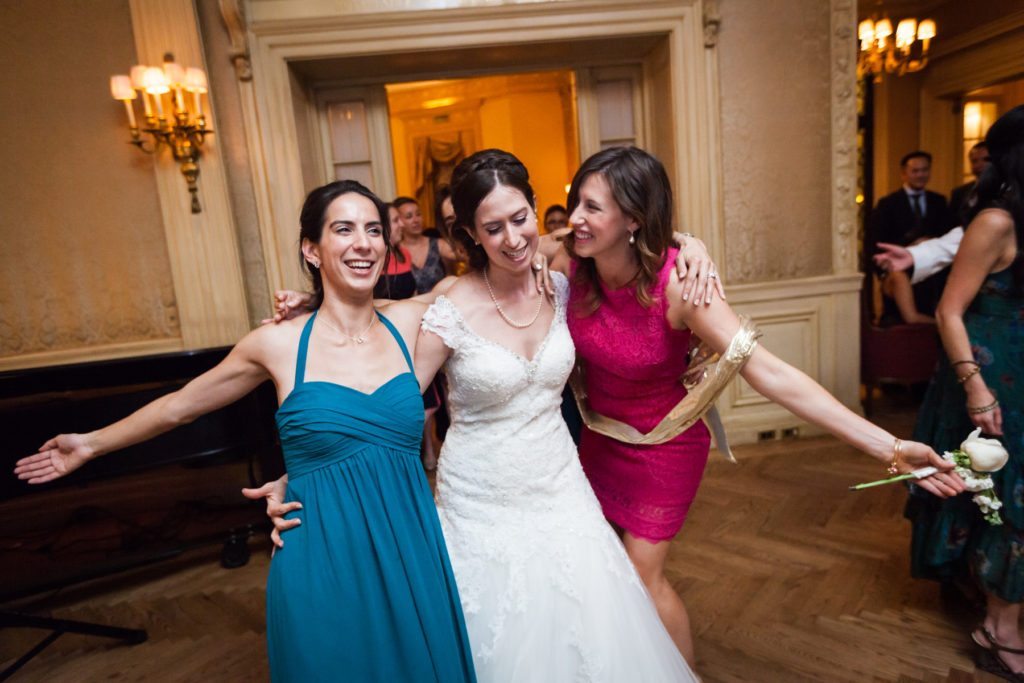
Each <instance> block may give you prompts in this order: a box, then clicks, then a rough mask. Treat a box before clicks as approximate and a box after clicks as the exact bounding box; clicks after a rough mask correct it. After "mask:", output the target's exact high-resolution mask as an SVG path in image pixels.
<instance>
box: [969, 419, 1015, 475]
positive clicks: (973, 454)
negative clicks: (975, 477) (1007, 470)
mask: <svg viewBox="0 0 1024 683" xmlns="http://www.w3.org/2000/svg"><path fill="white" fill-rule="evenodd" d="M980 434H981V428H980V427H979V428H978V429H975V430H974V431H973V432H971V433H970V434H969V435H968V436H967V439H965V440H964V442H963V443H962V444H960V450H962V451H963V452H964V453H966V454H967V457H969V458H970V459H971V468H972V469H974V470H977V471H978V472H998V471H999V470H1001V469H1003V465H1005V464H1006V461H1007V460H1008V459H1009V457H1010V454H1009V453H1007V452H1006V449H1005V448H1003V444H1001V443H999V440H998V439H983V438H981V436H979V435H980Z"/></svg>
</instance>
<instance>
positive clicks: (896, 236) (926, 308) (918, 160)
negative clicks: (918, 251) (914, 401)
mask: <svg viewBox="0 0 1024 683" xmlns="http://www.w3.org/2000/svg"><path fill="white" fill-rule="evenodd" d="M931 171H932V155H931V154H929V153H928V152H922V151H915V152H910V153H909V154H906V155H904V156H903V158H902V159H900V175H901V177H902V179H903V187H902V188H900V189H899V190H896V191H895V192H893V193H892V194H888V195H886V196H884V197H882V198H881V199H879V200H878V203H877V204H876V205H875V210H874V211H872V212H871V219H870V220H869V222H868V230H867V239H866V244H865V247H866V248H865V250H864V253H865V256H867V257H868V258H869V259H870V257H871V256H873V255H874V254H876V253H877V252H878V248H877V246H876V245H877V244H878V243H879V242H887V243H889V244H897V245H899V246H903V247H905V246H908V245H911V244H913V243H914V242H916V241H918V240H920V239H924V238H928V237H938V236H940V235H942V234H944V233H945V232H946V231H947V230H948V229H949V207H948V206H947V204H946V198H945V197H943V196H942V195H941V194H939V193H937V192H930V191H929V190H926V189H925V186H926V185H927V184H928V180H929V179H930V178H931ZM868 263H869V264H870V261H869V262H868ZM945 275H946V274H945V273H940V274H939V275H935V276H932V277H931V278H929V279H927V280H925V281H924V282H922V283H920V284H917V285H914V286H913V299H914V304H915V306H916V311H915V312H914V313H913V314H911V313H910V312H909V311H908V312H904V313H903V314H901V312H900V311H899V310H897V306H896V303H895V300H894V298H895V297H896V295H895V294H894V293H892V292H889V291H887V295H888V296H886V297H885V299H884V300H883V303H884V309H883V311H882V313H881V322H882V324H894V323H897V322H901V321H903V322H915V320H913V319H908V315H911V318H915V317H917V316H918V314H920V315H923V316H932V315H933V314H934V312H935V306H936V304H937V303H938V301H939V297H940V296H941V295H942V288H943V285H944V284H945ZM907 286H908V285H907V284H904V287H907ZM884 289H885V288H884V287H883V290H884Z"/></svg>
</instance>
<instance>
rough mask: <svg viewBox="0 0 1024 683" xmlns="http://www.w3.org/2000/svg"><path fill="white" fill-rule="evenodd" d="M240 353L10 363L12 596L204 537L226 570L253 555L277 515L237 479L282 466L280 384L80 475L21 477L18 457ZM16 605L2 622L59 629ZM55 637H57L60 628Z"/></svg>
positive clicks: (1, 384) (2, 503)
mask: <svg viewBox="0 0 1024 683" xmlns="http://www.w3.org/2000/svg"><path fill="white" fill-rule="evenodd" d="M228 351H230V348H229V347H224V348H212V349H203V350H196V351H185V352H179V353H167V354H158V355H151V356H143V357H135V358H126V359H116V360H106V361H98V362H90V363H79V364H73V365H62V366H57V367H46V368H33V369H27V370H15V371H10V372H3V373H0V435H3V446H2V449H3V454H4V457H3V458H2V464H3V465H4V474H3V475H2V476H0V558H2V559H0V603H9V602H10V601H11V600H14V599H18V598H23V597H25V596H31V595H34V594H38V593H40V592H42V591H46V590H51V589H55V588H60V587H64V586H67V585H70V584H73V583H76V582H80V581H83V580H87V579H92V578H96V577H99V576H104V575H109V574H112V573H114V572H118V571H123V570H125V569H129V568H132V567H137V566H140V565H143V564H149V563H153V562H159V561H160V560H163V559H166V558H170V557H175V556H177V555H179V554H180V553H182V552H184V551H186V550H191V549H194V548H197V547H199V546H202V545H211V546H212V545H214V544H219V545H221V546H222V548H223V554H222V562H223V564H225V566H231V565H232V564H235V565H239V564H243V563H244V562H245V560H246V559H247V558H248V546H247V545H246V542H247V540H248V537H249V536H250V535H251V534H252V533H253V532H254V531H260V530H265V529H266V528H267V523H266V518H265V515H264V514H263V506H262V504H259V503H254V502H251V501H247V500H246V499H244V498H243V497H242V496H241V494H240V493H239V489H240V488H241V487H243V486H251V485H253V484H254V483H256V482H262V481H267V480H269V479H272V478H276V477H277V476H279V475H280V474H281V472H282V471H283V463H282V458H281V453H280V445H279V443H278V439H277V431H276V428H275V424H274V411H275V410H276V409H277V400H276V396H275V392H274V388H273V386H272V384H271V383H270V382H267V383H265V384H264V385H262V386H261V387H259V388H258V389H257V390H256V391H254V392H252V393H250V394H249V395H248V396H246V397H244V398H243V399H241V400H239V401H237V402H236V403H234V404H232V405H230V406H227V407H225V408H223V409H221V410H218V411H216V412H214V413H210V414H208V415H205V416H203V417H201V418H199V419H198V420H196V421H195V422H193V423H191V424H189V425H185V426H183V427H180V428H178V429H176V430H174V431H171V432H169V433H167V434H164V435H162V436H159V437H157V438H155V439H152V440H150V441H147V442H145V443H143V444H139V445H137V446H132V447H130V448H126V449H124V450H122V451H118V452H116V453H110V454H107V455H105V456H103V457H102V458H99V459H97V460H96V461H94V462H92V463H90V464H89V465H87V466H86V467H83V468H82V469H80V470H78V471H76V472H74V473H72V474H71V475H70V476H68V477H65V478H62V479H59V480H56V481H54V482H51V483H48V484H43V485H36V486H30V485H28V484H26V483H23V482H21V481H19V480H18V479H17V478H16V477H15V476H14V474H13V469H14V463H15V461H17V460H18V459H19V458H21V457H23V456H25V455H28V454H31V453H34V452H36V451H37V450H38V448H39V446H40V445H42V444H43V443H44V442H45V441H46V440H47V439H49V438H50V437H52V436H54V435H55V434H57V433H60V432H65V433H66V432H86V431H91V430H93V429H96V428H98V427H101V426H103V425H105V424H108V423H110V422H113V421H115V420H117V419H120V418H122V417H124V416H126V415H128V414H129V413H131V412H132V411H134V410H136V409H138V408H140V407H141V406H143V405H145V404H146V403H148V402H149V401H152V400H153V399H155V398H157V397H159V396H162V395H164V394H167V393H170V392H172V391H174V390H176V389H178V388H180V387H182V386H184V384H185V383H187V382H188V381H189V380H190V379H192V378H193V377H195V376H197V375H199V374H201V373H203V372H205V371H206V370H208V369H209V368H212V367H213V366H214V365H216V364H217V363H218V362H220V361H221V360H222V359H223V358H224V357H225V356H226V355H227V353H228ZM6 614H7V619H6V620H3V621H0V628H2V627H4V626H8V627H9V626H11V625H20V626H36V627H41V628H54V627H53V625H52V624H50V625H44V624H34V623H26V622H21V623H14V624H12V623H11V619H12V618H14V617H12V616H11V613H10V612H8V613H6ZM16 616H17V617H18V618H21V617H24V618H26V619H28V620H29V622H31V621H32V619H33V617H30V616H28V615H16ZM15 621H17V618H15ZM44 621H45V620H44ZM71 630H73V629H71ZM116 630H117V629H115V631H116ZM139 633H143V632H139ZM55 634H56V635H53V636H51V637H52V638H54V639H55V638H56V637H57V636H59V635H60V632H56V631H55ZM96 635H113V636H114V637H118V636H117V635H116V634H111V633H96ZM142 637H144V633H143V635H142ZM126 639H127V637H126ZM51 642H52V640H51ZM47 644H48V643H47ZM41 645H42V647H45V644H41ZM39 649H41V647H40V648H39ZM26 661H27V660H26Z"/></svg>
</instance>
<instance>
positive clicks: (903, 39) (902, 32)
mask: <svg viewBox="0 0 1024 683" xmlns="http://www.w3.org/2000/svg"><path fill="white" fill-rule="evenodd" d="M916 34H917V20H915V19H904V20H903V21H901V22H900V23H899V24H897V25H896V47H897V49H902V50H909V49H910V46H911V45H913V44H914V36H915V35H916Z"/></svg>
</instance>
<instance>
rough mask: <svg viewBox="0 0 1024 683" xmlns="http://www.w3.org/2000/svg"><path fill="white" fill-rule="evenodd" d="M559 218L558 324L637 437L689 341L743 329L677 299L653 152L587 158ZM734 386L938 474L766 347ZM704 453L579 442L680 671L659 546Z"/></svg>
mask: <svg viewBox="0 0 1024 683" xmlns="http://www.w3.org/2000/svg"><path fill="white" fill-rule="evenodd" d="M568 208H569V212H570V214H571V215H570V219H569V222H570V225H571V227H572V233H571V234H570V235H569V236H568V238H567V239H566V242H565V246H566V247H567V252H568V257H567V255H566V253H565V252H562V253H560V254H559V253H553V250H551V249H548V250H547V254H546V255H547V257H548V258H549V259H550V260H551V263H552V267H555V268H557V269H559V270H563V271H567V272H568V274H569V276H570V284H571V289H570V299H569V314H568V324H569V329H570V331H571V333H572V338H573V342H574V343H575V345H576V352H577V356H578V357H579V358H580V359H581V360H582V361H583V369H584V372H585V375H584V376H585V389H586V393H587V400H588V402H589V409H590V411H592V412H594V413H598V414H600V415H603V416H605V417H608V418H613V419H615V420H618V421H620V422H623V423H626V424H627V425H629V426H632V427H634V428H636V429H637V430H638V431H639V432H641V433H647V432H649V431H650V430H651V429H652V428H653V427H654V426H655V425H656V424H658V423H659V422H660V421H661V420H662V418H664V417H665V416H666V414H667V413H668V412H669V411H670V410H671V409H672V408H673V407H674V406H675V405H676V404H677V403H678V402H679V401H680V400H681V399H682V398H683V397H684V396H685V395H686V390H685V389H684V388H683V386H682V384H681V382H680V381H679V380H680V377H681V375H682V374H683V372H684V370H685V369H686V367H687V352H688V350H689V346H690V336H691V334H697V335H699V336H700V337H701V339H703V340H704V341H705V342H707V343H708V344H709V345H710V346H711V347H712V348H713V349H714V350H715V351H717V352H719V353H722V352H724V351H725V350H726V348H727V347H728V346H729V343H730V341H731V340H732V338H733V336H734V335H735V334H736V333H737V331H738V330H739V329H740V324H741V323H740V320H739V318H738V317H737V316H736V315H735V314H734V313H733V312H732V310H731V309H730V308H729V306H728V305H727V304H726V303H725V302H724V301H723V300H722V299H720V298H715V299H713V300H712V299H711V296H710V290H709V292H708V297H707V298H706V299H705V297H704V296H703V295H700V296H698V297H696V298H694V299H691V300H692V302H693V303H692V304H691V303H689V302H685V301H683V291H684V289H686V288H684V287H683V286H682V283H680V282H679V281H678V278H677V277H676V274H675V268H674V262H675V257H676V253H677V250H676V249H674V248H673V247H672V239H673V236H672V228H671V224H672V190H671V186H670V185H669V181H668V177H667V175H666V174H665V170H664V168H663V167H662V165H661V163H660V162H659V161H658V160H657V159H655V158H654V157H653V156H651V155H650V154H648V153H646V152H644V151H642V150H639V149H637V148H635V147H616V148H611V149H607V150H604V151H602V152H599V153H597V154H595V155H594V156H592V157H590V158H589V159H587V160H586V161H585V162H584V163H583V165H582V167H581V168H580V170H579V171H577V173H576V176H575V178H573V182H572V186H571V188H570V190H569V201H568ZM684 249H685V247H684ZM713 277H717V275H713ZM694 304H701V305H694ZM704 304H706V305H704ZM691 331H692V332H691ZM742 375H743V377H744V378H745V379H746V380H747V381H748V382H749V383H750V384H751V386H753V387H754V388H755V389H756V390H757V391H759V392H760V393H761V394H763V395H765V396H767V397H768V398H770V399H772V400H774V401H775V402H777V403H779V404H780V405H782V406H784V407H786V408H788V409H790V410H791V411H793V412H794V413H796V414H797V415H799V416H800V417H802V418H803V419H805V420H807V421H808V422H811V423H813V424H816V425H818V426H821V427H823V428H825V429H828V430H829V431H831V432H832V433H833V434H835V435H836V436H838V437H840V438H842V439H843V440H845V441H847V442H848V443H850V444H852V445H853V446H855V447H857V448H859V449H860V450H862V451H865V452H867V453H869V454H871V455H873V456H874V457H876V458H877V459H879V460H880V461H882V462H884V463H887V464H891V465H895V466H897V468H898V469H899V470H900V471H910V470H912V469H915V468H916V467H922V466H924V465H926V464H930V465H934V466H935V467H938V468H940V469H942V470H948V469H949V466H948V465H947V464H945V463H944V462H943V461H942V460H941V458H939V456H938V455H937V454H936V453H935V452H934V451H932V449H931V448H929V447H928V446H926V445H924V444H920V443H914V442H900V441H899V440H897V439H896V438H895V437H894V436H893V435H891V434H889V433H888V432H887V431H885V430H884V429H881V428H880V427H877V426H876V425H874V424H872V423H870V422H868V421H867V420H864V419H863V418H861V417H859V416H858V415H856V414H855V413H853V412H851V411H850V410H848V409H847V408H845V407H844V406H843V405H842V404H841V403H839V401H837V400H836V399H835V398H834V397H832V396H831V395H830V394H829V393H828V392H827V391H825V389H824V388H822V387H821V386H820V385H818V384H817V383H816V382H814V380H812V379H810V378H809V377H807V376H806V375H805V374H804V373H802V372H800V371H799V370H797V369H796V368H793V367H792V366H790V365H787V364H786V363H784V362H782V361H780V360H779V359H778V358H776V357H775V356H773V355H772V354H770V353H769V352H768V351H766V350H765V349H763V348H757V349H755V350H754V352H753V354H752V355H751V356H750V359H749V361H748V362H747V364H746V366H745V367H744V369H743V370H742ZM897 444H901V446H902V452H901V453H899V457H898V458H897V457H896V456H897V451H898V448H897ZM709 446H710V437H709V435H708V431H707V428H706V427H705V426H704V424H703V423H702V422H699V421H698V422H697V423H696V424H695V425H694V426H692V427H690V428H689V429H688V430H686V431H684V432H682V433H681V434H679V435H678V436H676V437H675V438H673V439H672V440H670V441H668V442H666V443H664V444H660V445H650V446H638V445H630V444H627V443H622V442H619V441H616V440H614V439H611V438H608V437H605V436H601V435H599V434H596V433H594V432H591V431H590V430H587V429H585V430H584V433H583V438H582V441H581V443H580V458H581V460H582V463H583V467H584V469H585V471H586V474H587V477H588V478H589V480H590V483H591V485H592V486H593V488H594V492H595V493H596V494H597V497H598V499H599V500H600V502H601V506H602V508H603V511H604V514H605V516H606V517H607V518H608V520H609V521H611V522H612V523H613V524H614V525H615V526H617V527H619V529H621V531H622V540H623V543H624V544H625V546H626V550H627V552H628V553H629V556H630V559H631V560H632V561H633V563H634V564H635V566H636V568H637V570H638V572H639V573H640V576H641V578H642V579H643V581H644V583H645V585H646V586H647V589H648V591H649V592H650V594H651V597H652V598H653V600H654V602H655V605H656V606H657V609H658V613H659V615H660V616H661V619H662V621H663V622H664V623H665V626H666V628H667V629H668V631H669V633H670V634H671V635H672V638H673V640H674V641H675V643H676V645H677V647H679V649H680V651H681V652H682V653H683V655H684V656H685V657H686V659H687V661H689V663H690V665H691V666H693V664H694V657H693V644H692V641H691V637H690V626H689V618H688V617H687V614H686V608H685V607H684V605H683V602H682V600H680V598H679V596H678V595H677V594H676V592H675V590H674V589H673V588H672V586H671V584H670V583H669V582H668V580H667V579H666V578H665V576H664V565H665V559H666V557H667V554H668V549H669V542H670V541H671V540H672V538H673V537H674V536H675V535H676V533H677V532H678V531H679V529H680V528H681V527H682V525H683V521H684V520H685V519H686V513H687V511H688V510H689V507H690V504H691V502H692V501H693V498H694V496H695V495H696V492H697V487H698V486H699V484H700V480H701V476H702V475H703V471H704V464H705V463H706V462H707V457H708V449H709ZM897 460H898V462H897ZM923 485H924V486H925V487H926V488H928V490H931V491H933V492H935V493H937V494H940V495H942V494H945V495H953V494H955V493H957V492H959V491H961V490H963V489H962V483H961V482H960V481H959V479H957V478H956V477H955V476H953V475H951V474H947V473H945V472H940V473H939V474H937V475H936V476H934V477H932V478H930V479H929V480H923Z"/></svg>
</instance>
